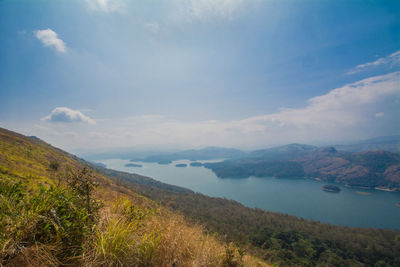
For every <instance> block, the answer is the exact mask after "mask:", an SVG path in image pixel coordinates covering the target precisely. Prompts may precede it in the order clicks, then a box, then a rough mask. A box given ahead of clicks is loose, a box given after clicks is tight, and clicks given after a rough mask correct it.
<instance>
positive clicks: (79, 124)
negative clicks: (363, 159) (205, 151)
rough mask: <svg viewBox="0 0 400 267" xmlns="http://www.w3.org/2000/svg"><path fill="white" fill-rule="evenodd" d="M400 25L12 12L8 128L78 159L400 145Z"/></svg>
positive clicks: (8, 15) (345, 18) (43, 5)
mask: <svg viewBox="0 0 400 267" xmlns="http://www.w3.org/2000/svg"><path fill="white" fill-rule="evenodd" d="M399 14H400V2H399V1H384V2H378V1H377V2H368V3H363V2H356V1H354V2H353V1H324V2H321V1H301V2H295V1H275V0H271V1H262V0H255V1H243V0H173V1H166V0H165V1H147V2H143V1H125V0H114V1H111V0H86V1H78V0H72V1H57V2H52V1H40V2H33V1H17V2H16V1H1V2H0V33H1V35H2V37H3V38H1V39H0V60H1V62H2V66H3V67H2V68H1V70H0V127H4V128H8V129H11V130H14V131H18V132H21V133H23V134H26V135H34V136H38V137H39V138H41V139H43V140H45V141H46V142H49V143H51V144H52V145H55V146H57V147H60V148H62V149H65V150H67V151H71V152H82V151H112V150H117V149H122V148H126V149H128V148H137V149H142V150H143V149H147V150H157V149H158V151H160V150H182V149H188V148H202V147H207V146H218V147H231V148H238V149H246V150H251V149H258V148H267V147H273V146H277V145H284V144H290V143H304V144H312V145H334V144H345V143H349V142H354V141H357V140H364V139H368V138H374V137H378V136H391V135H397V134H400V108H399V107H400V37H399V36H400V16H399Z"/></svg>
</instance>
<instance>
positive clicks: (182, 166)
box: [175, 163, 187, 168]
mask: <svg viewBox="0 0 400 267" xmlns="http://www.w3.org/2000/svg"><path fill="white" fill-rule="evenodd" d="M175 167H178V168H184V167H187V164H185V163H180V164H176V165H175Z"/></svg>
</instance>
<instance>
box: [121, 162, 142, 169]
mask: <svg viewBox="0 0 400 267" xmlns="http://www.w3.org/2000/svg"><path fill="white" fill-rule="evenodd" d="M124 166H125V167H137V168H141V167H143V165H140V164H136V163H127V164H125V165H124Z"/></svg>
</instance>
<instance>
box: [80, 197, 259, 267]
mask: <svg viewBox="0 0 400 267" xmlns="http://www.w3.org/2000/svg"><path fill="white" fill-rule="evenodd" d="M104 194H105V195H103V197H105V198H106V199H107V202H106V206H105V207H104V208H103V209H102V211H101V219H100V223H99V225H98V228H97V230H96V234H95V235H94V237H93V239H92V240H90V241H89V243H88V245H87V247H88V249H87V250H86V251H85V253H84V256H83V265H84V266H267V265H266V264H265V263H263V262H261V261H260V260H258V259H256V258H254V257H252V256H249V255H244V256H243V255H240V253H239V251H240V250H239V249H238V248H237V247H235V246H234V245H233V244H229V245H226V244H224V243H223V242H220V241H218V240H217V238H216V237H215V236H212V235H209V234H205V233H204V229H203V228H202V227H201V226H196V225H195V226H193V225H190V224H188V223H187V222H186V221H185V219H184V218H183V216H181V215H177V214H176V213H172V212H171V211H169V210H166V209H165V208H162V207H158V206H157V205H155V204H149V203H148V202H147V201H146V200H144V199H143V197H141V196H137V195H135V194H130V195H129V196H126V195H125V194H121V193H112V192H110V191H108V192H107V193H106V192H104ZM133 203H135V204H133ZM228 254H230V257H229V256H228Z"/></svg>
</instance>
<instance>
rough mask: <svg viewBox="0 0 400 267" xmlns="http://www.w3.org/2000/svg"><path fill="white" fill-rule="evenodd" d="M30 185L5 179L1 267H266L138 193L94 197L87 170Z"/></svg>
mask: <svg viewBox="0 0 400 267" xmlns="http://www.w3.org/2000/svg"><path fill="white" fill-rule="evenodd" d="M27 181H28V180H24V179H21V178H19V177H15V176H14V177H13V176H11V175H8V176H6V175H1V177H0V265H10V266H23V265H25V266H60V265H72V266H265V264H263V263H262V262H259V261H258V260H257V259H255V258H252V257H250V256H246V255H244V253H243V251H242V250H240V249H238V248H237V247H236V246H234V245H233V244H229V245H224V244H223V243H221V242H219V241H218V240H217V239H216V238H215V237H214V236H210V235H206V234H204V231H203V228H202V227H199V226H192V225H189V224H187V223H186V222H185V220H184V218H183V217H182V216H180V215H177V214H175V213H172V212H171V211H168V210H166V209H165V208H163V207H160V206H158V205H157V204H155V203H153V202H151V201H150V200H146V199H145V198H143V197H141V196H138V195H136V194H135V193H133V192H132V191H126V190H125V189H122V188H121V190H119V191H118V192H116V191H111V190H109V189H106V188H98V189H96V184H95V183H94V182H93V181H94V179H93V177H92V174H91V173H90V172H89V171H88V170H87V169H83V170H81V171H77V172H72V173H71V174H70V175H69V176H68V177H67V179H65V181H64V182H63V183H61V184H60V185H58V186H57V187H54V186H47V187H46V186H43V185H39V186H35V187H32V186H30V184H28V183H27ZM124 190H125V191H126V192H128V193H127V194H124V193H123V192H124ZM94 195H96V196H97V197H96V198H98V196H100V195H101V196H102V197H103V201H102V203H100V201H98V200H96V198H95V197H94ZM138 200H140V201H138Z"/></svg>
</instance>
